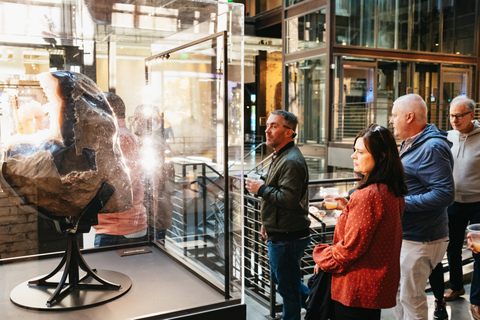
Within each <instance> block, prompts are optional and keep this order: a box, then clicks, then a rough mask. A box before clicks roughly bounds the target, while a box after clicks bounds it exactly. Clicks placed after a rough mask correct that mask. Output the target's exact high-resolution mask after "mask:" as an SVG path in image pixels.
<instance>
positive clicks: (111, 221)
mask: <svg viewBox="0 0 480 320" xmlns="http://www.w3.org/2000/svg"><path fill="white" fill-rule="evenodd" d="M105 96H106V97H107V100H108V102H109V103H110V106H111V107H112V109H113V111H114V112H115V115H116V116H117V121H118V127H119V139H120V147H121V149H122V153H123V156H124V159H125V162H126V165H127V167H128V169H129V170H130V178H131V180H132V191H133V203H132V208H131V209H130V210H127V211H124V212H118V213H107V214H99V215H98V225H96V226H94V228H95V231H96V234H95V247H101V246H108V245H115V244H125V243H132V242H138V241H145V240H147V214H146V208H145V206H144V204H143V198H144V188H143V171H142V167H141V165H140V163H139V161H137V160H138V158H139V152H138V146H137V142H136V141H135V138H134V136H133V134H132V133H131V132H130V131H129V130H128V129H127V127H126V124H125V104H124V103H123V101H122V99H121V98H120V97H119V96H117V95H116V94H114V93H105Z"/></svg>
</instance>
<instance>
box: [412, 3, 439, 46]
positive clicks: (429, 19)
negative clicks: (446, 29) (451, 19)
mask: <svg viewBox="0 0 480 320" xmlns="http://www.w3.org/2000/svg"><path fill="white" fill-rule="evenodd" d="M413 17H414V18H413V21H414V23H413V30H412V31H413V35H412V50H418V51H429V52H439V51H440V49H439V48H440V33H439V30H440V29H439V28H440V27H439V26H440V8H439V4H438V3H437V2H435V1H430V0H418V2H416V3H415V4H414V12H413Z"/></svg>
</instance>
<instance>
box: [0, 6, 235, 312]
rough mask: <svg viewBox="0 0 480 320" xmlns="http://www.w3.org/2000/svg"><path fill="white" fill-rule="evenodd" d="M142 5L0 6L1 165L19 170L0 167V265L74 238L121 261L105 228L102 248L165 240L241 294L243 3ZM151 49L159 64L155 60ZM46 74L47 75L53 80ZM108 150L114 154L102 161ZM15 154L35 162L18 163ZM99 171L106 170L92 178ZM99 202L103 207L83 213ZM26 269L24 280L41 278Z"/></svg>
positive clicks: (219, 287)
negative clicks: (112, 97) (118, 106)
mask: <svg viewBox="0 0 480 320" xmlns="http://www.w3.org/2000/svg"><path fill="white" fill-rule="evenodd" d="M141 3H142V5H140V4H126V3H115V4H112V3H111V2H108V3H103V2H102V3H100V2H98V1H87V0H86V1H81V0H78V1H77V0H75V1H68V0H65V1H38V2H35V3H34V5H31V6H30V5H29V2H21V3H12V2H11V1H0V40H1V41H0V42H2V43H8V44H9V45H8V46H5V45H3V46H0V52H1V59H0V108H1V117H0V119H1V124H2V125H1V136H0V138H1V139H0V142H1V144H0V146H1V153H2V157H1V165H2V168H5V167H6V166H8V167H9V171H8V177H7V180H8V182H7V180H5V179H4V178H5V177H6V176H7V173H6V172H7V171H4V174H5V176H3V177H1V176H2V175H0V184H1V187H2V188H1V190H0V200H1V206H0V264H1V265H2V266H3V261H4V260H2V259H9V262H11V263H12V264H13V265H15V264H16V263H17V260H22V259H17V258H23V257H25V256H28V260H30V261H35V260H36V258H37V257H38V254H39V253H45V255H44V256H43V257H45V260H47V259H50V258H52V259H55V257H52V256H51V255H49V254H50V253H52V252H56V253H58V252H60V251H63V250H65V248H66V246H65V242H66V241H65V240H66V235H67V234H68V236H69V237H68V239H69V241H70V239H72V238H75V239H76V240H75V241H76V244H78V247H79V250H80V249H82V250H83V249H89V250H87V251H92V252H94V255H96V254H97V253H98V254H99V256H101V257H103V254H104V253H106V252H109V253H112V256H115V257H116V258H120V253H118V254H117V253H116V251H114V250H108V249H106V248H102V250H95V249H94V248H93V247H97V246H103V245H104V244H102V243H100V244H97V243H96V242H95V240H96V239H97V238H98V237H97V236H99V235H106V236H112V235H113V236H114V237H112V238H114V239H115V241H113V242H110V243H107V244H106V245H110V244H111V245H117V244H118V245H119V246H120V247H118V248H119V249H122V246H125V245H129V246H132V245H138V246H144V245H147V244H152V246H151V248H152V249H155V246H154V245H153V244H156V246H157V247H158V248H159V249H161V250H155V252H156V253H157V254H161V255H164V251H168V252H169V253H170V255H169V256H168V257H167V255H164V256H165V257H166V259H167V260H169V261H170V260H172V257H173V258H175V259H176V260H177V261H180V262H183V263H184V264H185V265H188V267H189V268H192V269H194V270H195V271H196V272H197V273H198V274H201V276H199V277H201V278H202V279H203V280H206V281H207V282H210V283H213V284H214V287H215V288H216V292H217V293H219V294H220V298H222V297H223V295H222V291H223V293H226V294H225V296H228V299H230V298H232V297H233V298H235V299H238V298H239V297H240V296H241V295H242V290H243V289H242V279H241V274H242V272H243V271H242V269H241V268H242V260H241V259H242V251H243V250H242V241H241V239H242V233H243V219H242V212H243V211H242V209H241V204H242V199H243V194H242V192H243V188H241V187H240V186H241V185H242V180H241V177H242V171H243V161H242V160H243V127H242V124H243V92H244V90H243V80H244V79H243V72H244V65H243V56H244V52H243V34H244V7H243V6H242V5H239V4H232V3H224V2H216V1H202V2H198V1H175V0H174V1H169V3H168V4H165V6H162V7H156V6H155V4H156V2H155V1H144V2H141ZM7 12H8V15H9V18H8V19H7V18H5V17H6V16H7ZM7 20H8V21H7ZM7 22H8V23H7ZM133 22H135V23H133ZM227 34H228V35H227ZM198 39H205V41H202V42H201V43H200V42H198ZM192 42H193V43H192ZM197 42H198V43H197ZM20 44H21V45H20ZM174 48H176V49H174ZM159 52H167V53H168V54H165V55H163V56H161V57H158V56H156V55H157V54H158V53H159ZM153 56H155V59H154V60H153V61H154V64H152V63H151V61H152V60H151V59H150V60H148V58H149V57H153ZM146 59H147V60H146ZM147 61H148V62H149V64H147V63H146V62H147ZM148 68H150V70H148ZM154 68H155V70H153V69H154ZM53 70H61V71H59V73H60V74H62V75H65V76H64V77H63V78H62V79H61V80H62V81H63V82H62V81H61V80H58V82H56V81H55V79H53V78H54V76H53V75H51V74H48V72H49V71H53ZM146 71H149V72H150V73H148V72H146ZM153 71H154V72H153ZM43 72H45V73H46V74H45V77H47V79H50V81H46V84H47V85H46V86H43V85H41V82H40V80H41V78H42V77H41V76H40V77H39V74H40V73H43ZM59 77H60V76H59ZM147 77H148V79H147ZM147 80H148V83H147ZM147 84H148V85H147ZM152 86H155V87H152ZM42 87H43V88H44V89H45V90H42ZM152 88H153V90H152ZM63 90H65V91H66V92H67V93H68V94H65V95H62V97H63V96H65V98H64V99H65V101H57V100H60V98H58V97H57V95H56V94H55V93H57V92H62V94H63V93H64V92H63ZM107 92H110V93H112V92H115V93H116V94H117V95H118V96H119V97H120V98H121V99H122V100H123V102H124V107H125V110H124V111H123V112H122V113H121V115H120V114H119V115H117V116H115V115H114V114H113V111H112V108H111V107H110V105H109V104H108V103H107V100H106V98H105V95H104V93H107ZM57 94H58V95H59V93H57ZM52 100H53V101H52ZM67 100H68V101H67ZM57 102H58V103H57ZM112 106H113V103H112ZM56 107H58V109H56ZM60 110H61V111H60ZM55 115H57V116H56V117H55ZM123 118H124V119H123ZM12 119H15V121H11V120H12ZM17 120H18V121H17ZM57 122H58V123H57ZM119 128H120V129H119ZM57 129H58V130H57ZM119 132H120V133H119ZM123 140H127V141H126V142H125V141H123ZM124 142H125V144H126V145H128V147H127V148H126V149H124V148H123V147H124V146H123V143H124ZM19 146H22V148H19ZM27 146H28V147H27ZM24 147H25V148H24ZM104 149H107V151H108V152H111V153H108V155H109V156H110V158H108V157H103V155H104V154H105V150H104ZM102 152H104V153H102ZM111 154H114V156H112V155H111ZM102 157H103V158H102ZM17 158H21V159H22V161H26V162H25V166H24V167H23V168H22V169H21V170H19V171H15V172H14V171H11V170H10V169H13V168H14V165H13V164H12V163H14V162H18V161H17V160H18V159H17ZM100 160H101V161H100ZM7 162H9V163H8V165H7ZM38 163H40V164H42V165H43V167H42V168H44V169H40V168H39V167H35V164H38ZM29 166H31V168H33V169H32V170H30V169H28V170H24V169H25V168H28V167H29ZM118 168H121V169H122V170H120V169H118ZM102 170H104V171H105V172H108V173H110V175H109V176H108V177H109V178H108V179H107V178H105V179H103V180H98V179H97V180H95V177H100V178H102V176H101V174H103V171H102ZM120 171H121V172H120ZM112 172H113V173H112ZM118 172H120V173H118ZM117 173H118V174H117ZM24 174H29V175H30V176H31V177H29V178H28V179H27V178H25V176H23V175H24ZM15 175H17V177H14V176H15ZM32 175H33V176H32ZM19 177H23V178H19ZM24 178H25V179H24ZM30 178H31V179H30ZM15 179H16V180H15ZM22 179H24V180H22ZM115 179H118V180H121V183H119V184H116V185H115V186H114V187H115V189H114V191H112V190H110V191H112V192H113V196H112V195H110V196H111V197H112V199H113V197H115V201H113V202H114V203H115V204H116V205H112V206H111V207H109V203H112V201H111V200H109V199H110V198H108V197H107V196H106V195H104V194H103V191H104V190H105V189H103V188H104V184H103V182H105V181H107V182H110V181H112V180H115ZM21 180H22V181H23V182H22V181H21ZM25 181H28V182H25ZM97 182H100V183H97ZM23 187H26V188H27V189H28V190H27V189H24V190H23V189H22V188H23ZM22 190H23V191H22ZM72 190H73V191H72ZM84 191H85V192H84ZM87 191H88V192H87ZM100 191H102V193H100ZM19 192H20V196H19ZM96 192H98V194H100V195H99V196H98V197H101V198H96V197H97V195H98V194H97V193H96ZM68 195H70V196H68ZM116 195H117V196H116ZM59 199H60V200H59ZM97 199H100V200H99V201H98V202H99V204H98V206H101V205H103V206H104V207H105V210H103V207H100V209H101V210H103V211H100V209H99V210H98V211H96V212H93V211H92V212H90V211H87V209H89V208H90V207H89V204H90V202H89V201H91V200H92V201H93V200H97ZM20 200H21V201H20ZM85 200H87V201H85ZM55 201H59V202H60V205H59V206H54V204H55ZM68 201H71V202H68ZM77 201H78V202H77ZM107 208H108V209H107ZM83 209H85V211H83ZM85 212H88V213H89V215H85V218H83V217H84V213H85ZM97 214H98V215H97ZM87 218H88V219H87ZM97 218H99V219H98V221H96V219H97ZM105 220H109V221H107V222H106V223H105ZM108 227H112V228H108ZM107 229H109V230H108V232H105V230H107ZM116 232H119V233H116ZM72 234H73V237H70V235H72ZM116 236H118V237H116ZM105 238H110V237H105ZM117 239H119V241H118V242H117ZM70 248H71V247H70ZM79 250H78V252H80V251H79ZM152 251H153V250H152ZM152 256H153V255H152ZM43 257H42V258H43ZM144 257H146V256H145V255H144ZM99 259H100V260H102V258H99ZM40 260H42V261H41V262H43V261H44V259H40ZM58 260H60V258H58ZM117 261H120V260H117ZM121 261H122V263H123V262H125V261H126V259H123V260H121ZM130 261H131V260H130ZM18 262H19V263H22V261H18ZM41 262H40V263H41ZM171 262H172V263H174V261H171ZM49 263H53V262H49ZM122 263H118V265H115V267H118V268H121V267H122V266H123V264H122ZM174 264H176V262H175V263H174ZM0 267H1V266H0ZM94 267H95V266H94ZM142 267H143V266H142V265H139V266H138V268H142ZM12 269H15V267H12V268H9V269H8V270H12ZM20 269H21V268H20ZM82 269H83V268H82ZM8 270H7V269H4V268H2V270H1V271H5V272H4V273H3V276H4V277H7V278H15V277H10V275H9V273H8V272H7V271H8ZM25 270H26V269H25ZM59 270H60V269H59ZM83 270H85V269H83ZM57 271H58V270H57ZM0 273H1V272H0ZM35 273H36V272H35ZM160 273H161V272H160ZM5 274H6V276H5ZM72 275H73V274H72ZM189 275H191V273H189ZM20 276H22V279H23V278H25V279H23V280H21V281H24V280H28V277H34V276H38V275H37V274H31V275H30V274H25V273H24V274H20ZM69 276H70V275H69ZM15 279H16V278H15ZM156 279H157V278H153V280H154V281H155V280H156ZM70 280H71V279H70ZM197 280H198V279H197ZM2 281H3V280H2ZM15 281H16V280H15ZM21 281H19V282H21ZM145 281H146V282H148V281H149V280H145ZM2 285H5V282H2ZM135 285H138V282H137V283H136V284H135ZM158 287H159V288H161V287H162V284H160V285H158ZM127 291H128V288H127ZM5 292H7V291H5ZM7 296H8V293H7V294H6V295H5V297H7ZM7 299H8V297H7ZM178 301H180V302H181V303H182V304H183V302H184V301H181V299H178ZM9 303H10V302H9ZM12 307H15V306H14V305H13V304H12ZM143 307H145V308H152V309H148V310H147V311H146V313H148V314H153V313H154V312H159V311H162V310H159V309H158V308H159V307H160V308H162V307H165V308H168V310H176V309H177V308H178V306H170V305H169V306H160V305H150V306H140V307H139V308H131V309H132V310H133V309H135V310H136V311H138V312H142V311H145V309H143ZM183 307H184V306H183V305H181V306H180V308H183ZM195 307H198V305H195ZM172 308H173V309H172ZM143 314H145V313H143ZM141 315H142V314H128V315H124V316H126V317H129V318H136V317H139V316H141ZM113 317H115V318H122V316H115V315H113Z"/></svg>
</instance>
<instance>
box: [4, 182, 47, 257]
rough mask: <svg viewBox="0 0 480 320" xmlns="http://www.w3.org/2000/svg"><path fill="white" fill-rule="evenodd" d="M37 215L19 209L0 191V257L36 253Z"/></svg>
mask: <svg viewBox="0 0 480 320" xmlns="http://www.w3.org/2000/svg"><path fill="white" fill-rule="evenodd" d="M37 219H38V215H37V214H36V213H29V212H26V211H24V210H22V209H20V208H19V207H18V206H17V205H15V203H14V202H13V201H12V200H10V199H9V198H8V197H7V195H6V194H5V193H4V192H2V191H0V256H1V258H3V259H4V258H11V257H20V256H25V255H31V254H37V253H38V223H37Z"/></svg>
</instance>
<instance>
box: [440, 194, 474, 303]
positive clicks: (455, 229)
mask: <svg viewBox="0 0 480 320" xmlns="http://www.w3.org/2000/svg"><path fill="white" fill-rule="evenodd" d="M469 223H471V224H472V223H480V202H472V203H460V202H454V203H453V204H452V205H451V206H450V207H448V228H449V233H450V243H449V244H448V248H447V257H448V265H449V266H450V288H451V289H452V290H454V291H458V290H462V288H463V271H462V247H463V242H464V240H465V229H466V228H467V226H468V224H469ZM472 255H473V258H474V263H473V278H472V286H471V289H470V302H471V304H474V305H476V306H480V270H479V269H478V268H479V266H480V254H475V253H472Z"/></svg>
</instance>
